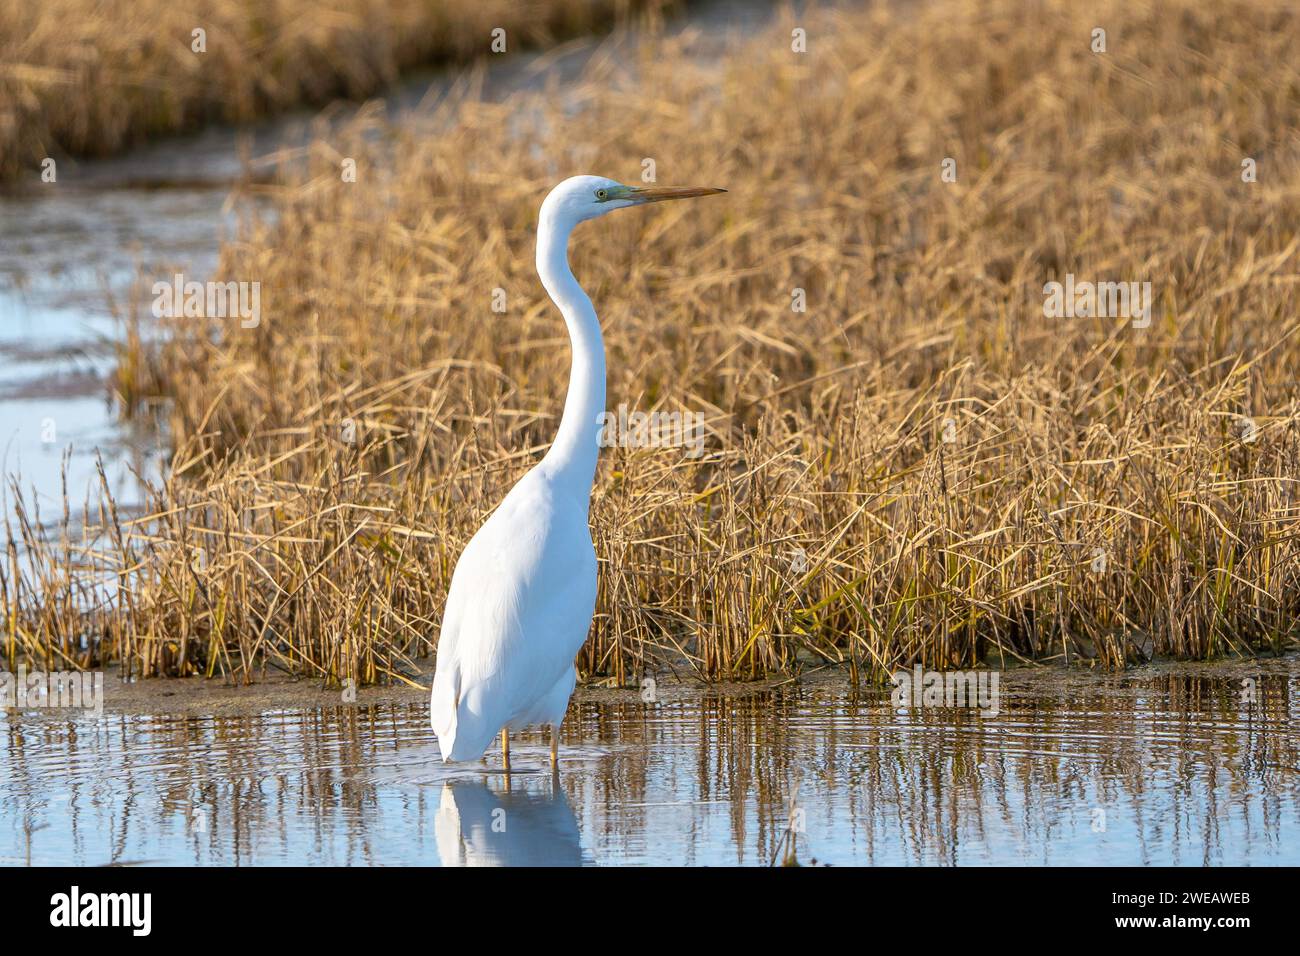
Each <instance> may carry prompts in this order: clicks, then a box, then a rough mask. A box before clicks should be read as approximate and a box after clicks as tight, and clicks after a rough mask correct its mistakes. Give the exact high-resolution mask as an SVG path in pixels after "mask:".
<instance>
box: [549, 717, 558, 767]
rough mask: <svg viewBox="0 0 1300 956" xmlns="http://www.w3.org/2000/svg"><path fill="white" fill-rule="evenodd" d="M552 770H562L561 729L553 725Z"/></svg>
mask: <svg viewBox="0 0 1300 956" xmlns="http://www.w3.org/2000/svg"><path fill="white" fill-rule="evenodd" d="M551 769H552V770H558V769H560V728H559V727H556V726H555V725H554V724H552V725H551Z"/></svg>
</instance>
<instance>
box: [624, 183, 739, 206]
mask: <svg viewBox="0 0 1300 956" xmlns="http://www.w3.org/2000/svg"><path fill="white" fill-rule="evenodd" d="M725 192H726V190H725V189H718V188H717V187H715V186H648V187H645V188H634V189H633V190H632V195H631V196H630V197H628V198H630V199H633V200H635V201H636V202H638V203H648V202H664V201H665V200H668V199H694V198H695V197H696V196H716V195H717V194H718V193H725Z"/></svg>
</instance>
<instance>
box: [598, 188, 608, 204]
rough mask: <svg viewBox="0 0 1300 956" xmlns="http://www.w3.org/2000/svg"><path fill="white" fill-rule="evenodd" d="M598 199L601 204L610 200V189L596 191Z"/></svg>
mask: <svg viewBox="0 0 1300 956" xmlns="http://www.w3.org/2000/svg"><path fill="white" fill-rule="evenodd" d="M596 198H597V199H598V200H600V201H601V202H604V201H605V200H606V199H608V198H609V190H608V189H597V190H596Z"/></svg>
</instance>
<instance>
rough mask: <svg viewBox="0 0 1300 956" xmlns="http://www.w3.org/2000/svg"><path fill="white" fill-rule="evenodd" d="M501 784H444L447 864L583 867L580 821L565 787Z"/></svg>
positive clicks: (441, 836)
mask: <svg viewBox="0 0 1300 956" xmlns="http://www.w3.org/2000/svg"><path fill="white" fill-rule="evenodd" d="M539 782H540V781H539ZM530 784H531V781H530ZM552 784H553V782H552ZM499 786H500V789H493V788H492V787H490V786H488V784H487V783H485V782H483V781H481V780H474V779H459V780H449V781H447V782H446V783H444V784H443V787H442V797H441V800H440V803H439V806H438V815H437V817H436V819H435V822H434V835H435V837H436V840H437V844H438V856H439V858H440V859H441V862H442V865H443V866H581V865H582V864H583V862H584V861H583V858H582V847H581V845H580V843H579V835H578V821H577V819H576V818H575V817H574V815H573V809H572V808H571V807H570V806H569V800H568V798H567V797H566V796H565V794H564V790H563V789H561V788H560V787H557V786H553V785H548V786H544V787H538V788H534V787H532V786H531V785H522V786H521V785H520V784H519V783H518V781H513V782H512V781H511V780H510V778H509V777H507V778H505V782H504V783H502V784H500V785H499Z"/></svg>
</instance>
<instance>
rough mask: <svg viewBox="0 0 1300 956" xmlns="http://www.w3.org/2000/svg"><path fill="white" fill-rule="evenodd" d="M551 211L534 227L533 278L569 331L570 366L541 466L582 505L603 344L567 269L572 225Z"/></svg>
mask: <svg viewBox="0 0 1300 956" xmlns="http://www.w3.org/2000/svg"><path fill="white" fill-rule="evenodd" d="M549 212H550V210H548V209H545V208H543V210H542V215H541V219H540V221H539V222H538V224H537V274H538V275H539V276H540V277H541V279H542V285H543V286H545V288H546V291H547V293H548V294H549V295H550V297H551V301H553V302H554V303H555V304H556V305H557V306H558V307H559V309H560V312H561V313H562V314H563V315H564V322H565V325H567V326H568V327H569V344H570V345H571V346H572V349H573V365H572V367H571V368H570V370H569V392H568V394H567V395H566V396H565V399H564V416H563V417H562V418H561V419H560V430H559V431H558V432H557V433H556V435H555V441H554V442H553V443H552V444H551V450H550V451H548V452H547V453H546V457H545V458H543V459H542V462H541V464H540V465H539V467H540V468H542V469H544V470H545V471H547V472H548V473H549V474H551V475H552V476H554V477H555V478H557V479H558V480H559V481H560V482H561V483H562V484H563V485H565V486H566V487H567V489H568V490H571V491H572V492H573V493H574V494H575V495H577V496H578V497H580V498H581V499H582V501H583V502H584V503H586V502H588V500H589V499H590V496H591V483H592V480H593V479H594V478H595V475H596V458H597V456H598V455H599V452H600V432H601V416H602V415H603V414H604V411H605V342H604V340H603V339H602V338H601V335H600V321H599V320H598V319H597V318H596V310H595V309H594V308H592V305H591V299H589V298H587V293H585V292H583V291H582V286H580V285H578V280H577V279H575V278H574V277H573V272H572V271H571V270H570V269H569V255H568V247H569V233H570V232H571V231H572V229H573V226H572V224H568V223H565V222H561V221H557V219H556V217H554V216H551V215H549Z"/></svg>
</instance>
